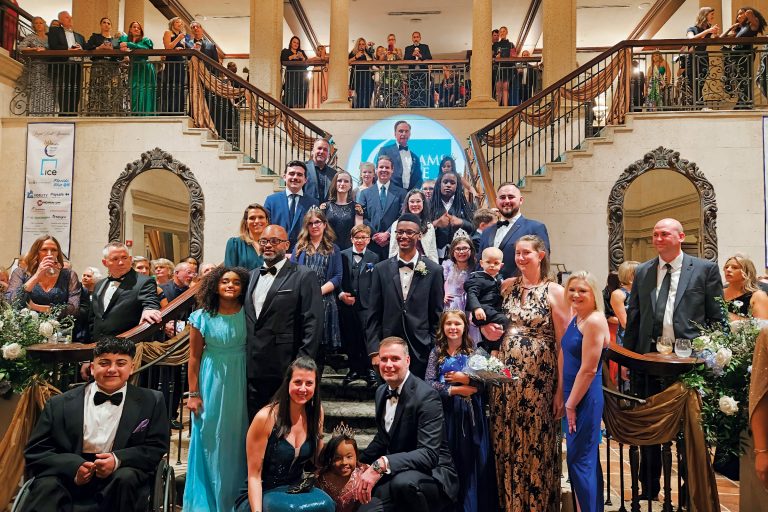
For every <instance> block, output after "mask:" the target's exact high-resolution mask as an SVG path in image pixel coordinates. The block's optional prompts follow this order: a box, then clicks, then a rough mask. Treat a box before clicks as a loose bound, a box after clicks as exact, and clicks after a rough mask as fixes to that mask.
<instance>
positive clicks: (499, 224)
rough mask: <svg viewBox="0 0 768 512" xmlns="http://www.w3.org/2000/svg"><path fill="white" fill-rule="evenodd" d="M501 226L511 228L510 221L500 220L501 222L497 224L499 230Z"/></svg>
mask: <svg viewBox="0 0 768 512" xmlns="http://www.w3.org/2000/svg"><path fill="white" fill-rule="evenodd" d="M501 226H509V221H508V220H500V221H498V222H496V227H497V228H500V227H501Z"/></svg>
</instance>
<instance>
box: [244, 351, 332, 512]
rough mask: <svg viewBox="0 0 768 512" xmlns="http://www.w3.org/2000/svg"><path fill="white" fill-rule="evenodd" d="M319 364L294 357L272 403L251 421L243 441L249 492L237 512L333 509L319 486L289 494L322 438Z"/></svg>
mask: <svg viewBox="0 0 768 512" xmlns="http://www.w3.org/2000/svg"><path fill="white" fill-rule="evenodd" d="M319 377H320V376H319V374H318V369H317V365H316V364H315V362H314V361H313V360H312V359H310V358H308V357H300V358H298V359H296V360H295V361H294V362H293V363H291V365H290V366H289V367H288V369H287V370H286V372H285V378H284V379H283V383H282V384H281V385H280V388H279V389H278V390H277V392H276V393H275V396H274V397H273V398H272V402H271V403H270V404H269V405H267V406H265V407H263V408H262V409H261V410H260V411H259V412H258V413H256V416H255V417H254V418H253V421H252V422H251V426H250V428H249V429H248V434H247V436H246V439H245V450H246V453H247V456H248V479H247V484H248V491H247V493H241V494H240V497H239V498H238V499H237V506H236V510H237V511H238V512H251V511H261V512H288V511H291V510H302V511H304V512H334V510H335V508H336V505H335V503H334V502H333V500H332V499H331V498H330V497H329V496H328V495H327V494H325V493H324V492H323V491H321V490H320V489H318V488H313V489H311V490H310V491H309V492H303V493H298V494H290V493H288V492H286V491H287V490H289V489H290V488H291V487H293V486H296V485H297V484H299V483H301V479H302V471H303V470H304V467H305V466H306V465H307V464H313V463H315V462H317V458H318V455H319V453H320V452H321V449H322V442H323V406H322V402H321V400H320V386H319V382H318V381H319Z"/></svg>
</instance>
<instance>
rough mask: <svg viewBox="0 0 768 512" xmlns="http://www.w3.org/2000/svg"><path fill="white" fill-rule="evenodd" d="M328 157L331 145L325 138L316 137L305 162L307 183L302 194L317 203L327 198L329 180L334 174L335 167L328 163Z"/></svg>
mask: <svg viewBox="0 0 768 512" xmlns="http://www.w3.org/2000/svg"><path fill="white" fill-rule="evenodd" d="M330 157H331V145H330V144H329V143H328V141H327V140H326V139H317V140H315V143H314V144H313V145H312V155H311V158H310V159H309V160H307V161H306V162H305V165H306V166H307V176H306V178H307V183H306V184H305V185H304V194H305V195H306V196H308V197H311V198H312V199H314V200H315V201H317V204H322V203H324V202H326V201H327V200H328V191H329V189H330V186H331V180H333V175H334V174H336V169H334V168H333V167H331V166H330V165H328V159H329V158H330Z"/></svg>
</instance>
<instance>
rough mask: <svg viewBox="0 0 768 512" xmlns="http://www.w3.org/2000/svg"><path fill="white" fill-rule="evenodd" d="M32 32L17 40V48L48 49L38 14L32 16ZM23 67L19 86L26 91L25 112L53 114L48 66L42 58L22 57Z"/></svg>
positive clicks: (46, 38)
mask: <svg viewBox="0 0 768 512" xmlns="http://www.w3.org/2000/svg"><path fill="white" fill-rule="evenodd" d="M32 29H33V32H32V33H31V34H29V35H28V36H27V37H25V38H24V39H22V40H21V41H20V42H19V45H18V49H19V50H35V51H43V50H48V49H49V48H48V35H47V33H46V32H47V29H46V26H45V20H44V19H43V18H41V17H40V16H35V17H34V18H32ZM22 61H23V62H24V63H25V66H24V69H23V70H22V72H21V77H20V78H19V86H20V88H21V89H22V90H24V89H26V91H27V98H29V99H28V103H27V112H29V113H30V114H31V115H41V114H53V112H54V110H55V109H56V100H55V99H54V95H53V84H52V83H51V79H50V77H49V76H48V69H47V68H48V66H47V64H46V63H45V62H43V59H29V58H24V59H22Z"/></svg>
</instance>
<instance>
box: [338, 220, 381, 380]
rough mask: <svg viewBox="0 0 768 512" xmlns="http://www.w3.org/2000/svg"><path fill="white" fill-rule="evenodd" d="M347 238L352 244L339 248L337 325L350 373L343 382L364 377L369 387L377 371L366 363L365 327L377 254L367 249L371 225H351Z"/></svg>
mask: <svg viewBox="0 0 768 512" xmlns="http://www.w3.org/2000/svg"><path fill="white" fill-rule="evenodd" d="M350 238H351V239H352V247H350V248H349V249H344V250H343V251H341V258H342V260H343V263H344V264H343V267H342V274H341V293H339V303H340V304H339V324H340V327H341V339H342V340H344V345H345V347H344V350H345V352H346V354H347V361H348V363H349V373H348V374H347V376H346V377H344V380H343V381H342V383H343V384H344V385H348V384H349V383H350V382H352V381H353V380H355V379H365V380H366V381H367V382H368V385H369V386H372V385H374V384H375V383H376V382H377V380H376V373H375V372H374V370H373V368H371V367H370V366H369V364H370V360H369V358H368V347H367V345H366V343H365V326H366V323H367V322H368V315H369V310H370V306H371V277H372V276H373V267H374V265H376V264H377V263H378V262H379V257H378V256H376V254H375V253H374V252H373V251H369V250H367V248H368V244H369V243H370V241H371V228H369V227H368V226H366V225H365V224H360V225H358V226H355V227H353V228H352V230H351V231H350Z"/></svg>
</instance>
